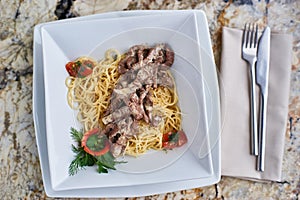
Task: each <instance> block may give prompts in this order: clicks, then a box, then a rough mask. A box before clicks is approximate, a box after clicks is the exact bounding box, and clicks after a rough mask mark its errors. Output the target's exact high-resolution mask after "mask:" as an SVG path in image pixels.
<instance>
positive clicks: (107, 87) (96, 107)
mask: <svg viewBox="0 0 300 200" xmlns="http://www.w3.org/2000/svg"><path fill="white" fill-rule="evenodd" d="M124 57H126V55H121V54H120V53H119V52H118V51H117V50H115V49H110V50H108V51H107V52H106V53H105V58H104V59H103V60H101V61H100V62H99V63H97V62H96V61H94V60H93V59H92V58H88V57H80V58H78V59H76V60H75V61H74V62H73V63H76V62H80V63H84V61H85V60H89V61H91V62H92V63H93V64H94V67H93V69H92V73H91V74H89V75H88V76H85V77H73V76H69V77H68V78H67V79H66V86H67V88H68V93H67V101H68V104H69V106H70V107H71V108H72V109H74V110H77V111H78V114H77V119H78V121H79V122H80V123H82V124H83V127H84V131H88V130H91V129H93V128H100V129H105V126H106V125H107V124H104V123H103V118H104V117H105V116H107V111H108V110H109V109H110V103H111V98H112V94H113V91H114V89H115V87H116V85H117V84H118V80H119V79H121V78H120V76H121V75H122V74H120V70H118V67H119V65H120V62H122V61H121V60H122V59H123V58H124ZM167 73H168V75H169V76H170V77H172V76H171V74H170V72H167ZM172 84H173V85H174V86H175V82H174V80H173V78H172ZM118 87H119V86H118ZM148 94H151V95H150V99H151V101H152V102H153V106H152V108H151V115H153V118H159V119H161V120H159V123H158V124H156V125H155V126H153V125H151V124H150V123H147V122H145V121H146V120H139V121H138V128H137V133H136V134H131V135H130V136H126V138H127V140H126V146H125V149H124V153H125V154H127V155H132V156H138V155H141V154H143V153H145V152H146V151H147V150H149V149H154V150H160V149H162V148H163V134H164V133H168V132H171V131H177V130H180V129H181V113H180V109H179V107H178V106H177V103H178V96H177V93H176V87H166V86H163V85H159V86H158V87H152V88H151V89H150V91H149V93H147V95H148ZM148 114H149V113H148ZM153 120H155V119H153ZM114 137H116V136H114ZM119 137H120V136H119ZM112 140H114V138H112Z"/></svg>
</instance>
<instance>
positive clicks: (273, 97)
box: [220, 27, 292, 181]
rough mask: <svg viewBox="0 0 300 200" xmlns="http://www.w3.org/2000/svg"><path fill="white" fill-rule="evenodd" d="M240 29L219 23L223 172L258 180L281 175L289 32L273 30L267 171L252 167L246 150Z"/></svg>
mask: <svg viewBox="0 0 300 200" xmlns="http://www.w3.org/2000/svg"><path fill="white" fill-rule="evenodd" d="M242 34H243V32H242V30H237V29H232V28H226V27H224V28H223V38H222V57H221V68H220V87H221V107H222V119H223V122H222V133H221V139H222V143H221V144H222V156H221V159H222V165H221V166H222V172H221V173H222V175H224V176H233V177H239V178H245V179H250V180H256V181H258V180H260V181H280V180H281V168H282V158H283V150H284V139H285V131H286V122H287V115H288V100H289V89H290V72H291V50H292V36H291V35H287V34H274V33H272V34H271V51H270V69H269V70H270V71H269V97H268V105H267V106H268V107H267V125H266V128H267V133H266V159H265V171H264V172H258V171H256V170H255V169H256V158H255V157H254V156H252V155H250V81H249V65H248V64H247V63H246V62H245V61H244V60H243V59H242V58H241V55H242V52H241V45H242V44H241V43H242ZM258 94H259V93H257V97H259V95H258ZM258 102H259V100H257V104H258ZM258 105H259V104H258ZM257 116H259V115H257Z"/></svg>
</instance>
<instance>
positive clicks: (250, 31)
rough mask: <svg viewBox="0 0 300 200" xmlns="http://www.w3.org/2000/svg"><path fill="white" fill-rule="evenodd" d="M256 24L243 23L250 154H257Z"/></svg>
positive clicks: (243, 55)
mask: <svg viewBox="0 0 300 200" xmlns="http://www.w3.org/2000/svg"><path fill="white" fill-rule="evenodd" d="M257 32H258V26H257V25H256V24H245V28H244V34H243V46H242V52H243V53H242V57H243V59H244V60H246V61H247V62H248V63H249V64H250V84H251V154H252V155H256V156H257V155H258V134H257V130H258V127H257V114H256V95H255V87H256V80H255V63H256V60H257V43H258V38H257V35H258V33H257Z"/></svg>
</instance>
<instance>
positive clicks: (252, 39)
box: [242, 24, 270, 172]
mask: <svg viewBox="0 0 300 200" xmlns="http://www.w3.org/2000/svg"><path fill="white" fill-rule="evenodd" d="M242 58H243V59H244V60H245V61H247V62H248V63H249V65H250V70H249V71H250V84H251V89H250V93H251V95H250V97H251V100H250V108H251V113H250V115H251V137H250V138H251V145H250V146H251V149H250V153H251V155H254V156H257V167H256V170H257V171H261V172H262V171H264V170H265V138H266V118H267V100H268V80H269V60H270V28H269V27H266V28H265V29H264V31H263V32H262V34H261V35H260V34H259V31H258V25H256V24H246V25H245V28H244V34H243V44H242ZM256 85H258V86H259V88H260V93H259V96H260V98H259V121H258V120H257V114H256V110H257V104H256Z"/></svg>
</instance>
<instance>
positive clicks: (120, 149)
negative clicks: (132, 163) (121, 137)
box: [110, 143, 126, 158]
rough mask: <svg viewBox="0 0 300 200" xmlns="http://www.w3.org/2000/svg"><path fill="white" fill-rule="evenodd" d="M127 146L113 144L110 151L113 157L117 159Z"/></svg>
mask: <svg viewBox="0 0 300 200" xmlns="http://www.w3.org/2000/svg"><path fill="white" fill-rule="evenodd" d="M125 147H126V146H123V145H120V144H118V143H113V144H112V145H111V148H110V151H111V153H112V155H113V156H114V157H115V158H116V157H119V156H120V155H121V154H122V153H123V152H124V150H125Z"/></svg>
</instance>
